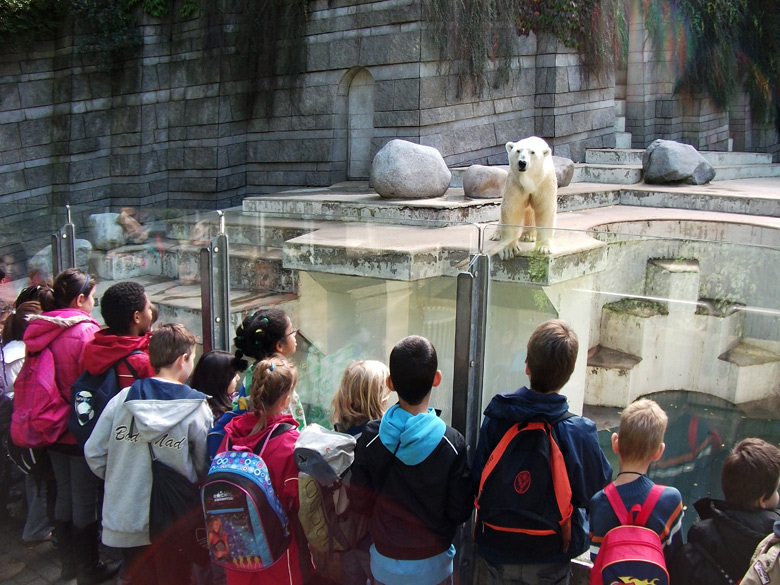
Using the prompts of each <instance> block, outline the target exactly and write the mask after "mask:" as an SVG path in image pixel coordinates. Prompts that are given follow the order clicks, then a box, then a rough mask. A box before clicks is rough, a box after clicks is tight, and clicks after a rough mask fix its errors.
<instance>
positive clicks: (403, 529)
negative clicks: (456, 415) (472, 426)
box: [350, 335, 473, 585]
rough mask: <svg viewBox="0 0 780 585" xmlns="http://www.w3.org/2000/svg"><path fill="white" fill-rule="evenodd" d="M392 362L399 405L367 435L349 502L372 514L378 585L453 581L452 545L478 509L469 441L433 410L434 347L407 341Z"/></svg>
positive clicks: (373, 558) (429, 584)
mask: <svg viewBox="0 0 780 585" xmlns="http://www.w3.org/2000/svg"><path fill="white" fill-rule="evenodd" d="M389 365H390V376H389V377H388V380H387V383H388V386H389V387H390V389H391V390H395V391H396V392H397V393H398V404H396V405H395V406H391V407H390V408H389V409H388V411H387V412H386V413H385V414H384V416H382V419H381V420H379V421H372V422H369V423H368V425H366V428H365V430H364V431H363V433H362V434H361V435H360V439H359V440H358V443H357V447H356V449H355V462H354V463H353V465H352V483H351V486H350V503H351V505H352V507H353V509H354V511H355V512H357V513H359V514H363V515H364V516H368V517H369V530H370V532H371V536H372V538H373V541H374V544H373V545H372V546H371V551H370V554H371V573H372V574H373V575H374V583H375V585H440V584H441V585H447V584H451V583H452V570H453V562H452V560H453V558H454V556H455V547H454V546H453V544H452V540H453V538H454V536H455V531H456V530H457V527H458V525H459V524H462V523H463V522H465V521H466V520H468V518H469V516H470V515H471V510H472V508H473V503H472V496H471V479H470V472H469V466H468V461H467V458H466V445H465V441H464V439H463V436H462V435H461V434H460V433H459V432H458V431H456V430H455V429H453V428H451V427H449V426H447V425H446V424H445V423H444V421H443V420H441V419H440V418H439V417H438V416H437V414H436V412H435V411H434V410H433V409H432V408H428V402H429V400H430V397H431V391H432V389H433V388H434V387H436V386H438V385H439V383H440V382H441V372H440V371H439V370H438V369H437V368H438V362H437V358H436V350H435V349H434V347H433V345H432V344H431V342H430V341H428V340H427V339H425V338H424V337H419V336H416V335H413V336H410V337H406V338H404V339H402V340H401V341H400V342H398V344H396V346H395V347H394V348H393V351H392V352H391V353H390V364H389Z"/></svg>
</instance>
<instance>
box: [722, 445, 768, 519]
mask: <svg viewBox="0 0 780 585" xmlns="http://www.w3.org/2000/svg"><path fill="white" fill-rule="evenodd" d="M778 480H780V449H778V448H777V447H775V446H774V445H772V444H770V443H767V442H766V441H764V440H763V439H755V438H751V439H744V440H742V441H740V442H739V443H737V446H736V447H734V450H733V451H732V452H731V453H729V455H728V457H726V461H724V462H723V471H722V472H721V476H720V483H721V487H722V488H723V496H724V497H725V498H726V501H727V502H728V503H729V504H731V505H732V506H735V507H738V508H741V509H743V510H753V509H755V508H756V502H757V501H758V500H760V499H762V498H763V499H767V498H769V497H771V496H772V494H773V493H774V492H775V491H776V490H777V482H778Z"/></svg>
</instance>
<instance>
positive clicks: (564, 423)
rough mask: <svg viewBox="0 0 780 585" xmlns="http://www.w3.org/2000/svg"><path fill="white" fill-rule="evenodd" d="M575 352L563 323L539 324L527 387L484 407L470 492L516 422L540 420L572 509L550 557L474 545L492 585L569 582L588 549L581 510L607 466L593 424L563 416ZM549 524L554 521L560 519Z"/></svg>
mask: <svg viewBox="0 0 780 585" xmlns="http://www.w3.org/2000/svg"><path fill="white" fill-rule="evenodd" d="M578 349H579V344H578V341H577V335H576V333H575V332H574V330H573V329H572V328H571V327H570V326H569V325H568V324H567V323H565V322H564V321H561V320H558V319H554V320H551V321H547V322H545V323H542V324H541V325H539V327H537V328H536V330H535V331H534V332H533V333H532V334H531V338H530V339H529V340H528V350H527V357H526V360H525V362H526V368H525V372H526V374H527V375H528V377H529V380H530V388H527V387H525V386H524V387H522V388H520V389H519V390H517V391H516V392H514V393H510V394H498V395H496V396H494V397H493V399H492V400H491V401H490V404H488V406H487V408H486V409H485V413H484V414H485V419H484V421H483V422H482V428H481V429H480V432H479V441H478V443H477V450H476V454H475V456H474V470H473V478H474V485H475V492H476V491H478V486H479V484H480V478H481V476H482V471H483V469H484V467H485V464H486V462H487V460H488V457H489V456H490V454H491V453H492V452H493V450H494V449H495V448H496V446H497V445H498V443H499V441H501V439H502V437H503V436H504V435H505V434H506V432H507V431H508V430H509V429H510V428H511V427H512V426H514V425H515V424H516V423H518V422H525V421H531V420H533V421H543V422H547V423H551V426H552V432H553V435H554V437H555V439H556V442H557V444H558V446H559V448H560V450H561V453H562V455H563V459H564V463H565V466H566V472H567V475H568V477H569V483H570V485H571V492H572V495H571V505H572V506H573V508H574V510H573V513H572V517H571V540H570V541H569V545H568V547H567V548H566V550H563V548H561V550H560V551H557V552H555V553H554V554H550V553H549V552H547V553H544V552H540V550H537V549H535V548H534V547H532V546H529V547H525V548H518V547H511V546H507V547H501V548H499V547H495V546H488V545H486V544H484V543H480V544H478V547H477V553H478V554H479V556H481V557H482V558H483V559H484V560H485V562H486V563H487V567H488V582H489V583H490V584H491V585H498V584H503V583H527V584H535V583H559V584H565V583H568V582H569V580H570V579H571V567H570V564H571V563H570V561H571V559H572V558H574V557H576V556H578V555H580V554H582V553H584V552H585V551H586V550H587V548H588V538H587V536H588V534H587V528H586V520H585V510H584V508H585V507H586V506H587V504H588V502H589V501H590V498H591V496H592V495H593V494H595V493H596V492H597V491H598V490H600V489H601V488H603V487H604V486H605V485H606V484H607V483H608V482H609V480H610V478H611V477H612V467H611V466H610V465H609V462H608V461H607V459H606V457H605V456H604V453H602V451H601V448H600V447H599V440H598V436H597V431H596V425H595V423H594V422H593V421H591V420H589V419H587V418H584V417H581V416H572V417H568V418H566V417H565V416H564V415H566V413H567V411H568V410H569V403H568V401H567V400H566V397H565V396H563V395H562V394H561V393H560V391H561V388H563V386H564V384H566V382H568V381H569V378H570V377H571V374H572V372H573V371H574V364H575V362H576V360H577V351H578ZM556 421H558V422H556ZM550 520H554V521H556V522H557V521H558V520H559V518H555V519H550ZM540 545H541V540H540Z"/></svg>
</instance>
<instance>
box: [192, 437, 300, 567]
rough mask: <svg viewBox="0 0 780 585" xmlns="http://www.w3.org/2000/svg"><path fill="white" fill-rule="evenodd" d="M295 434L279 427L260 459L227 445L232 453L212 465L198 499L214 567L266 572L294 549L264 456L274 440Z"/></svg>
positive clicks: (261, 450) (260, 453) (264, 442)
mask: <svg viewBox="0 0 780 585" xmlns="http://www.w3.org/2000/svg"><path fill="white" fill-rule="evenodd" d="M292 428H294V427H293V425H291V424H287V423H281V424H277V425H275V426H274V428H273V429H272V430H271V432H269V433H268V434H267V435H266V440H265V441H263V443H262V446H261V447H260V450H259V453H257V454H255V453H251V452H246V451H233V450H231V449H230V442H229V440H228V443H227V447H228V450H227V451H223V452H221V453H217V455H216V457H214V460H213V461H212V462H211V467H210V468H209V473H208V475H207V476H206V479H205V481H204V483H203V487H201V492H200V494H201V502H202V503H203V513H204V516H205V521H206V533H207V539H208V548H209V552H210V553H211V560H212V562H213V563H215V564H217V565H220V566H222V567H224V568H226V569H231V570H234V571H247V572H256V571H262V570H264V569H267V568H268V567H270V566H271V565H272V564H273V563H275V562H276V561H277V560H278V559H279V558H281V557H282V556H283V555H284V553H285V552H286V551H287V548H288V547H289V546H290V529H289V521H288V518H287V514H285V512H284V508H283V507H282V503H281V502H280V501H279V497H278V496H277V495H276V492H275V491H274V488H273V486H272V485H271V477H270V475H269V473H268V467H266V464H265V461H263V451H264V450H265V447H266V445H267V444H268V442H269V441H270V440H271V439H272V438H273V437H276V436H278V435H281V434H282V433H284V432H287V431H288V430H290V429H292Z"/></svg>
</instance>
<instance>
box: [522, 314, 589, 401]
mask: <svg viewBox="0 0 780 585" xmlns="http://www.w3.org/2000/svg"><path fill="white" fill-rule="evenodd" d="M527 349H528V352H527V357H526V358H525V363H526V364H527V365H528V370H529V371H530V374H529V378H530V384H531V389H532V390H533V391H535V392H540V393H542V394H545V393H547V392H556V391H558V390H560V389H561V388H563V386H564V384H566V382H568V381H569V378H571V375H572V372H574V364H575V362H576V361H577V351H578V349H579V342H578V341H577V334H576V333H575V332H574V329H572V328H571V326H570V325H569V324H568V323H566V322H565V321H561V320H560V319H551V320H550V321H545V322H544V323H542V324H541V325H539V327H537V328H536V330H535V331H534V332H533V333H532V334H531V338H530V339H529V340H528V348H527Z"/></svg>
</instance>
